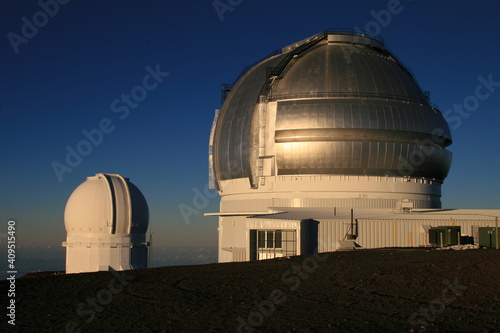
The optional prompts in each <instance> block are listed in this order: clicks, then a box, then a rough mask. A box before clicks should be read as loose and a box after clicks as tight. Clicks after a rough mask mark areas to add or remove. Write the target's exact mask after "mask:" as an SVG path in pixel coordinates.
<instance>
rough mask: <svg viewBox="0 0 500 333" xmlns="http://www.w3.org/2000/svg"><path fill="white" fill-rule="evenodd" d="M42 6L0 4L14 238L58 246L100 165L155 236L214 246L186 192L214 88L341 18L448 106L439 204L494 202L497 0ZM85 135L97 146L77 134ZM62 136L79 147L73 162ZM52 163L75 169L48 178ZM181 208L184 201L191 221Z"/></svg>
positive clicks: (5, 176) (197, 185) (210, 223)
mask: <svg viewBox="0 0 500 333" xmlns="http://www.w3.org/2000/svg"><path fill="white" fill-rule="evenodd" d="M60 1H61V2H63V3H64V2H66V1H67V0H65V1H63V0H60ZM41 3H47V4H50V5H48V7H47V8H48V11H51V12H52V16H53V17H51V15H46V14H43V13H40V11H41V10H42V8H41V6H40V4H39V3H38V2H37V1H17V0H8V1H4V2H3V8H2V11H1V13H0V34H1V36H2V38H1V42H0V54H1V59H2V61H1V62H0V71H1V78H2V79H1V80H0V126H1V127H0V142H1V145H0V156H1V164H0V171H1V172H0V220H1V221H2V222H6V221H7V220H8V219H10V218H15V219H17V225H18V233H17V236H18V242H19V243H18V244H19V245H42V246H44V245H55V246H59V245H60V243H61V242H62V241H63V240H64V239H65V231H64V223H63V213H64V206H65V204H66V201H67V199H68V197H69V195H70V194H71V192H72V191H73V190H74V189H75V188H76V187H77V186H78V185H79V184H80V183H82V182H83V181H85V179H86V177H87V176H92V175H94V174H95V173H97V172H108V173H119V174H121V175H123V176H125V177H130V178H131V181H132V182H134V183H135V184H136V185H137V186H138V187H139V188H140V189H141V190H142V192H143V193H144V195H145V196H146V199H147V200H148V203H149V207H150V214H151V221H150V222H151V225H152V226H153V231H154V233H155V239H156V245H161V246H215V245H216V242H217V231H216V229H217V225H216V224H217V223H216V218H214V217H210V218H209V217H203V216H202V213H203V212H210V211H217V209H218V198H207V197H206V196H204V195H203V196H201V195H199V194H198V195H195V192H198V191H199V192H201V193H203V191H204V187H205V186H206V184H207V144H208V136H209V132H210V126H211V123H212V119H213V114H214V109H216V108H218V107H220V84H221V83H223V82H232V81H233V80H234V79H235V77H236V76H237V75H238V74H239V73H240V71H241V70H242V69H243V67H244V66H246V65H248V64H252V63H254V62H255V61H257V60H259V59H260V58H262V57H263V56H265V55H267V54H268V53H270V52H271V51H273V50H275V49H278V48H281V47H283V46H286V45H288V44H291V43H293V42H296V41H299V40H302V39H304V38H306V37H309V36H311V35H314V34H316V33H318V32H321V31H323V30H325V29H327V28H337V27H341V28H355V27H358V28H361V29H364V28H367V29H368V30H370V31H372V32H379V33H380V35H382V37H384V39H385V41H386V43H387V45H388V46H389V47H390V48H391V49H392V50H393V51H394V52H395V53H396V54H397V55H398V57H399V58H400V59H401V60H402V61H403V62H404V63H405V64H406V65H407V66H409V67H411V69H412V70H413V72H414V73H415V75H416V77H417V79H418V81H419V83H420V85H421V86H422V88H423V89H424V90H429V91H430V92H431V100H432V102H433V103H435V104H437V105H438V106H439V108H440V109H441V111H442V112H443V113H445V112H446V114H447V118H448V120H449V123H450V125H451V127H452V134H453V140H454V143H453V145H452V146H451V147H450V150H451V151H452V152H453V154H454V156H453V163H452V167H451V172H450V174H449V176H448V178H447V179H446V181H445V183H444V185H443V198H442V201H443V206H444V207H445V208H500V207H499V206H500V205H499V203H500V194H499V191H500V177H499V175H498V170H499V165H500V154H499V145H500V139H499V135H498V132H499V131H498V128H500V66H499V59H500V58H499V55H500V44H499V43H498V38H499V36H500V23H499V22H500V21H499V20H498V13H500V3H498V2H496V1H474V2H472V1H439V2H438V1H424V0H419V1H416V0H413V1H410V0H404V1H403V0H401V2H400V3H399V4H398V2H397V1H395V0H390V1H385V0H384V1H342V2H341V1H325V0H321V1H319V0H314V1H307V2H306V1H299V0H296V1H292V0H287V1H285V0H274V1H258V0H243V1H238V0H232V1H229V0H220V1H219V4H220V3H223V4H226V6H229V7H226V9H227V10H226V11H225V12H223V13H218V12H217V10H216V9H215V8H214V5H213V3H214V1H213V0H205V1H201V0H199V1H194V0H189V1H158V0H156V1H153V0H150V1H78V0H72V1H69V2H68V3H66V4H59V5H58V7H59V8H58V9H57V8H56V7H55V5H54V3H56V2H55V0H44V1H41ZM231 3H232V5H231ZM388 7H389V9H390V10H391V11H392V13H390V12H389V11H388V10H387V9H388ZM56 9H57V13H56ZM387 13H390V17H389V16H388V15H387ZM219 14H221V15H219ZM376 17H378V21H377V19H376ZM221 18H222V19H223V20H221ZM26 22H28V23H26ZM33 23H36V24H37V25H38V27H37V26H36V25H35V26H34V27H35V29H36V30H33V27H31V30H30V25H31V24H33ZM23 34H24V36H23ZM16 51H17V52H16ZM147 68H149V69H147ZM150 72H157V73H156V74H155V75H156V78H157V79H156V80H154V77H153V76H151V74H150ZM167 73H168V74H167ZM147 75H150V77H149V78H147V79H146V81H144V79H145V77H146V76H147ZM481 78H483V79H481ZM488 81H489V82H490V83H486V84H485V83H484V82H488ZM480 85H482V87H479V88H478V86H480ZM127 95H129V96H130V95H133V96H135V98H136V101H137V102H134V100H133V99H128V100H127ZM454 105H456V106H454ZM460 107H461V108H462V111H458V110H459V108H460ZM447 110H449V111H447ZM99 127H101V129H100V131H101V132H103V131H105V132H107V133H103V134H102V137H100V136H99V135H97V134H95V133H96V131H93V130H94V129H97V128H99ZM84 130H85V131H87V132H88V133H94V136H93V139H94V142H96V144H92V145H91V146H86V145H85V144H81V142H82V140H87V139H86V137H85V135H84V134H83V133H82V131H84ZM67 147H69V148H70V149H74V150H78V149H80V151H82V152H85V154H87V155H86V156H83V157H82V158H81V161H79V160H76V159H74V158H73V160H71V161H72V164H73V166H72V167H70V166H68V164H67V162H66V157H67V154H68V151H67ZM54 162H57V163H60V164H57V163H56V164H57V165H59V166H60V165H66V166H67V167H68V168H70V169H71V172H63V171H61V172H60V177H58V176H57V175H56V173H55V172H54V169H53V164H54ZM65 170H66V171H69V169H65ZM195 196H196V200H195V201H194V202H193V199H194V198H195ZM179 205H181V206H182V207H184V208H186V207H191V209H192V211H191V212H193V215H191V216H190V217H189V221H188V222H189V223H186V221H187V219H185V218H184V217H183V216H182V214H181V213H180V210H179ZM195 212H200V213H199V214H198V215H197V214H194V213H195ZM4 229H5V230H6V227H5V228H4ZM5 230H0V232H5Z"/></svg>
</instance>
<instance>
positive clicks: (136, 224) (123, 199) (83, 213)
mask: <svg viewBox="0 0 500 333" xmlns="http://www.w3.org/2000/svg"><path fill="white" fill-rule="evenodd" d="M148 223H149V210H148V205H147V203H146V199H145V198H144V196H143V194H142V193H141V191H140V190H139V189H138V188H137V187H136V186H135V185H134V184H132V183H131V182H130V181H129V180H128V178H123V177H122V176H120V175H113V174H102V173H99V174H96V175H95V176H93V177H88V178H87V180H86V181H85V182H83V183H82V184H81V185H80V186H78V187H77V188H76V189H75V191H73V193H72V194H71V196H70V198H69V199H68V202H67V204H66V209H65V212H64V224H65V226H66V231H67V232H68V233H102V234H107V235H112V234H130V233H145V232H146V231H147V228H148Z"/></svg>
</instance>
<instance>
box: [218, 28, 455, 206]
mask: <svg viewBox="0 0 500 333" xmlns="http://www.w3.org/2000/svg"><path fill="white" fill-rule="evenodd" d="M225 88H226V89H225V93H226V95H227V97H226V98H225V100H224V102H223V105H222V109H221V110H220V112H219V114H218V116H216V119H215V121H214V125H213V129H212V135H211V161H210V167H211V176H212V178H213V185H214V186H215V187H216V188H217V189H218V190H219V191H220V192H221V191H222V189H223V187H224V186H222V182H224V181H229V180H234V179H242V178H246V179H248V182H249V185H250V187H251V188H253V189H255V188H258V187H259V186H260V185H259V183H260V181H259V179H261V177H262V176H266V175H267V176H285V175H348V176H349V175H350V176H355V175H356V176H368V177H369V176H377V177H401V178H404V179H406V180H407V181H409V179H420V180H421V181H422V182H425V181H424V180H429V181H431V182H434V183H437V184H439V185H440V184H441V183H442V182H443V180H444V179H445V178H446V176H447V174H448V171H449V168H450V164H451V152H449V151H448V150H446V149H445V148H446V147H447V146H449V145H450V144H451V142H452V140H451V134H450V130H449V127H448V125H447V123H446V121H445V119H444V118H443V116H442V115H441V112H440V111H439V110H438V109H437V108H436V107H435V106H433V105H432V104H431V103H430V101H429V98H428V94H426V93H424V92H423V91H422V90H421V88H420V87H419V85H418V83H417V81H416V79H415V78H414V76H413V75H412V73H411V71H410V70H409V69H408V68H407V67H406V66H405V65H404V64H403V63H402V62H401V61H399V60H398V59H397V58H396V57H395V55H394V54H393V53H392V52H391V51H390V50H388V48H387V47H386V46H385V45H384V42H383V40H382V39H381V38H380V37H378V36H376V35H373V34H370V33H363V32H356V31H346V30H341V31H340V30H328V31H325V32H322V33H320V34H317V35H315V36H312V37H310V38H308V39H306V40H303V41H301V42H298V43H295V44H293V45H290V46H288V47H285V48H283V49H282V50H279V51H276V52H275V53H273V54H272V55H270V56H268V57H266V58H265V59H264V60H262V61H260V62H258V63H257V64H255V65H253V66H251V67H249V68H247V69H246V71H244V73H243V74H242V75H241V76H240V77H239V78H238V79H237V81H236V82H235V83H234V85H232V86H230V85H226V86H225ZM270 106H273V107H270ZM270 118H271V119H272V121H270V120H269V119H270ZM265 161H271V162H270V163H269V164H270V166H269V167H268V171H266V167H265ZM266 172H267V173H266ZM439 191H440V190H439ZM433 195H437V196H439V197H440V192H439V193H436V192H434V193H433ZM437 200H438V199H436V200H434V199H431V201H435V202H434V203H433V204H430V205H429V206H431V207H437V206H440V202H439V203H438V201H437Z"/></svg>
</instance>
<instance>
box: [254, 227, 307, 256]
mask: <svg viewBox="0 0 500 333" xmlns="http://www.w3.org/2000/svg"><path fill="white" fill-rule="evenodd" d="M296 247H297V238H296V231H295V230H250V260H260V259H272V258H277V257H286V256H292V255H296V254H297V250H296Z"/></svg>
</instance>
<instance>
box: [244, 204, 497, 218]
mask: <svg viewBox="0 0 500 333" xmlns="http://www.w3.org/2000/svg"><path fill="white" fill-rule="evenodd" d="M274 211H275V213H270V214H262V215H253V216H251V218H260V219H284V220H305V219H314V220H325V219H350V218H351V210H350V209H348V208H337V209H335V212H334V208H287V207H275V208H274ZM280 211H281V212H280ZM334 213H335V215H334ZM353 213H354V218H355V219H358V220H359V219H363V220H394V219H397V220H419V221H420V220H452V219H454V220H477V221H491V220H495V218H496V217H500V209H414V210H412V211H411V212H410V213H403V212H399V211H394V210H392V211H391V210H389V209H354V211H353Z"/></svg>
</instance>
